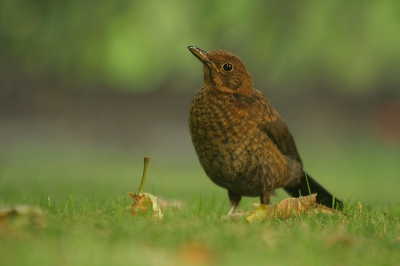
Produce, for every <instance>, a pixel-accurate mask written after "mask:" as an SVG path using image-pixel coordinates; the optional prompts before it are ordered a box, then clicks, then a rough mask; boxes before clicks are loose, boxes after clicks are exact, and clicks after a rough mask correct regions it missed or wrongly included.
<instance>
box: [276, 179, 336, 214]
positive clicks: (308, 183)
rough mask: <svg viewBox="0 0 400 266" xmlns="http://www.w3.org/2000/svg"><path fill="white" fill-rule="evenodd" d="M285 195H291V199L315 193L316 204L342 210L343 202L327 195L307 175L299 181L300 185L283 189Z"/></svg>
mask: <svg viewBox="0 0 400 266" xmlns="http://www.w3.org/2000/svg"><path fill="white" fill-rule="evenodd" d="M283 189H284V190H285V191H286V192H287V193H289V194H290V195H292V197H300V196H306V195H310V191H311V194H314V193H317V203H318V204H321V205H324V206H327V207H329V208H332V209H333V208H335V209H338V210H342V209H343V202H341V201H340V200H338V199H337V198H335V197H334V196H333V195H332V194H331V193H329V192H328V191H327V190H326V189H325V188H323V187H322V186H321V185H320V184H319V183H318V182H317V181H315V180H314V179H313V178H312V177H311V176H309V175H308V174H307V173H304V176H303V177H302V178H301V179H300V183H299V184H297V185H296V186H294V187H284V188H283Z"/></svg>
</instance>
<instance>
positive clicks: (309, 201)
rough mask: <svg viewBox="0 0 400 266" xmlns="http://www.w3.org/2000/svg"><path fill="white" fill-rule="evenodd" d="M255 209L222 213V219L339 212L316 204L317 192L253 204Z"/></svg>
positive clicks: (283, 218) (253, 220) (255, 219)
mask: <svg viewBox="0 0 400 266" xmlns="http://www.w3.org/2000/svg"><path fill="white" fill-rule="evenodd" d="M253 206H254V207H255V208H256V209H255V210H252V211H249V212H242V213H237V212H235V213H233V214H228V215H223V216H222V217H221V220H222V221H227V220H233V221H237V220H239V219H241V218H242V217H243V216H244V217H245V218H246V220H247V221H249V222H250V223H253V222H255V221H263V220H265V219H268V218H273V217H276V216H277V217H279V218H280V219H282V220H286V219H288V218H290V217H293V216H296V215H302V214H308V215H310V214H314V213H325V214H330V215H333V214H334V213H341V212H339V211H337V210H333V209H331V208H328V207H325V206H322V205H318V204H317V194H312V195H309V196H305V197H299V198H287V199H284V200H282V201H281V202H279V203H278V204H273V205H263V204H253Z"/></svg>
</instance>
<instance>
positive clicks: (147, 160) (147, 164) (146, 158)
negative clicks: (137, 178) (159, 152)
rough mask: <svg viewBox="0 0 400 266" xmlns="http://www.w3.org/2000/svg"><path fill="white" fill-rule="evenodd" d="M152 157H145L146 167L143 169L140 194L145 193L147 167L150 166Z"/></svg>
mask: <svg viewBox="0 0 400 266" xmlns="http://www.w3.org/2000/svg"><path fill="white" fill-rule="evenodd" d="M149 161H150V157H149V156H148V155H146V156H144V167H143V175H142V182H141V183H140V188H139V194H142V193H143V189H144V182H145V181H146V174H147V167H148V166H149Z"/></svg>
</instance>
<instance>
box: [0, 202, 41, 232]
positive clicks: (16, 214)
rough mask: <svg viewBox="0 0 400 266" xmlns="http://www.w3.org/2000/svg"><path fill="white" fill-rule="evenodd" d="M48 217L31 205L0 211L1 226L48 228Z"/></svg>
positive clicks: (5, 208) (6, 208)
mask: <svg viewBox="0 0 400 266" xmlns="http://www.w3.org/2000/svg"><path fill="white" fill-rule="evenodd" d="M46 224H47V223H46V215H45V213H44V212H43V210H42V209H40V208H39V207H36V206H30V205H16V206H12V207H4V208H1V209H0V226H4V227H7V226H12V227H18V228H21V227H36V228H43V227H46Z"/></svg>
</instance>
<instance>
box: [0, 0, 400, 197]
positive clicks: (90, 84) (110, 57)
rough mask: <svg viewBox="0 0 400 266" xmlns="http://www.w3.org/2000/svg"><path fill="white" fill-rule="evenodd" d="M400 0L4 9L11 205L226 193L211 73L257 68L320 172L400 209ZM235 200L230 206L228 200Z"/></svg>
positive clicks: (2, 177) (3, 159) (0, 169)
mask: <svg viewBox="0 0 400 266" xmlns="http://www.w3.org/2000/svg"><path fill="white" fill-rule="evenodd" d="M399 14H400V2H399V1H395V0H392V1H390V0H388V1H361V0H358V1H351V2H349V1H198V2H196V3H193V2H187V1H182V0H175V1H165V2H162V1H154V0H150V1H121V0H118V1H96V2H94V1H84V2H82V1H76V0H71V1H67V2H54V1H22V0H2V1H1V2H0V198H1V199H3V200H5V201H13V202H21V201H29V199H32V198H35V199H37V198H47V197H50V198H57V197H64V198H65V197H67V196H68V195H69V194H73V195H75V196H76V198H78V199H82V200H83V199H85V198H88V197H96V198H101V199H105V200H107V199H109V198H112V197H114V196H115V195H117V194H118V195H126V192H127V191H135V190H136V189H137V187H138V186H139V183H140V182H139V179H140V176H141V167H142V158H143V156H144V155H145V154H148V155H149V156H150V157H151V162H150V169H149V176H148V178H149V180H148V182H147V185H146V187H147V190H148V191H149V192H153V193H155V194H157V195H160V196H163V197H165V198H167V199H174V198H178V199H182V200H184V201H186V202H188V203H191V202H192V203H193V202H196V201H199V200H201V198H202V197H203V198H206V199H208V198H210V197H216V199H217V200H219V201H221V202H223V201H225V204H226V192H224V191H223V190H222V189H219V188H217V187H216V186H214V185H213V184H212V183H211V181H209V180H208V179H207V178H206V177H205V174H204V173H203V171H202V169H201V167H200V165H199V163H198V161H197V158H196V155H195V153H194V149H193V147H192V144H191V142H190V136H189V131H188V127H187V117H188V110H189V106H190V102H191V98H192V97H193V95H194V93H195V92H196V91H197V90H198V89H199V88H200V87H201V84H202V73H201V65H200V63H199V62H198V60H197V59H196V58H195V57H193V56H192V55H191V54H190V53H189V52H188V51H187V49H186V47H187V46H188V45H195V46H198V47H201V48H202V49H204V50H206V51H210V50H215V49H223V50H228V51H230V52H232V53H234V54H237V55H238V56H239V57H241V58H242V59H243V61H244V62H245V64H246V66H247V67H248V70H249V71H250V73H251V74H252V76H253V79H254V84H255V87H256V88H257V89H259V90H261V91H263V92H264V94H266V95H267V96H268V98H270V100H271V102H272V104H273V105H274V106H275V107H276V108H277V109H278V111H279V112H280V113H281V115H282V116H283V117H284V119H285V121H286V123H287V124H288V125H289V128H290V129H291V131H292V134H293V135H294V137H295V140H296V143H297V145H298V148H299V151H300V154H301V156H302V158H303V161H304V163H305V167H306V169H307V171H309V172H310V174H312V175H313V176H314V177H315V178H316V179H318V180H319V181H320V182H321V183H322V184H324V185H325V186H326V187H328V188H329V190H332V191H333V192H334V193H335V194H336V195H337V196H339V197H342V198H344V199H349V198H358V199H360V200H362V201H369V202H381V203H387V202H399V201H400V195H399V194H398V187H399V186H400V166H399V164H400V49H399V47H400V16H399ZM226 205H228V204H226Z"/></svg>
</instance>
